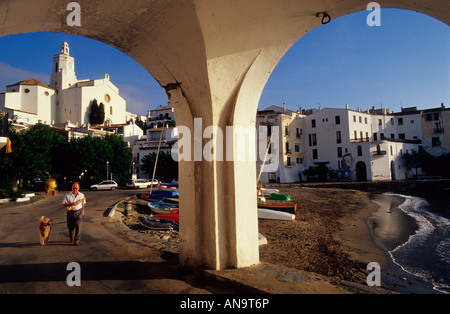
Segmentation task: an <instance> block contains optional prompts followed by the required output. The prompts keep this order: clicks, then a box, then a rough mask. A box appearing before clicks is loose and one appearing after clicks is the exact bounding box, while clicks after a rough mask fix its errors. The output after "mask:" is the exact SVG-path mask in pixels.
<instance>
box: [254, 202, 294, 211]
mask: <svg viewBox="0 0 450 314" xmlns="http://www.w3.org/2000/svg"><path fill="white" fill-rule="evenodd" d="M258 208H266V209H272V210H278V211H282V212H287V213H292V214H295V212H296V211H297V203H275V202H273V203H271V202H260V201H258Z"/></svg>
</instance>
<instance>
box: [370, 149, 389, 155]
mask: <svg viewBox="0 0 450 314" xmlns="http://www.w3.org/2000/svg"><path fill="white" fill-rule="evenodd" d="M384 155H387V152H386V151H385V150H381V149H380V150H378V149H377V150H376V151H373V152H372V156H384Z"/></svg>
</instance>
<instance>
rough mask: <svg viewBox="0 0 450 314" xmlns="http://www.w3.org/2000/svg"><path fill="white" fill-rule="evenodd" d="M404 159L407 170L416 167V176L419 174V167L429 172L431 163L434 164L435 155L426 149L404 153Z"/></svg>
mask: <svg viewBox="0 0 450 314" xmlns="http://www.w3.org/2000/svg"><path fill="white" fill-rule="evenodd" d="M403 160H404V162H405V166H406V169H407V170H412V169H415V173H416V176H417V175H418V169H419V168H421V169H422V171H424V172H428V171H427V170H428V169H429V167H430V165H432V164H433V156H431V155H430V153H428V152H426V151H425V150H423V149H422V150H419V151H415V150H413V151H412V152H411V153H408V154H403Z"/></svg>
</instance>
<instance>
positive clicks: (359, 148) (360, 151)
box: [357, 145, 362, 156]
mask: <svg viewBox="0 0 450 314" xmlns="http://www.w3.org/2000/svg"><path fill="white" fill-rule="evenodd" d="M357 150H358V156H362V147H361V145H358V147H357Z"/></svg>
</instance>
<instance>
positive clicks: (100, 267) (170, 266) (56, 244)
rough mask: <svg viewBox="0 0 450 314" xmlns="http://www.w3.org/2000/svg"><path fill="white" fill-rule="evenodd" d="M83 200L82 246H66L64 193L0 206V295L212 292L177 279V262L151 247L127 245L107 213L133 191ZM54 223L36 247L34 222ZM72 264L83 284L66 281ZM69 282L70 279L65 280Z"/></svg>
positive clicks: (89, 193) (92, 194)
mask: <svg viewBox="0 0 450 314" xmlns="http://www.w3.org/2000/svg"><path fill="white" fill-rule="evenodd" d="M82 192H83V193H85V195H86V197H87V206H86V216H85V218H84V222H83V233H82V238H81V242H80V246H74V245H72V244H70V243H69V238H68V232H67V227H66V216H65V215H66V212H65V209H64V208H63V207H62V199H63V197H64V194H65V193H66V192H59V193H58V195H56V196H51V195H46V196H45V199H43V200H41V201H38V202H36V203H35V204H25V205H20V206H17V205H15V206H8V207H5V206H2V207H0V294H1V293H210V292H217V291H211V290H213V289H212V288H206V289H208V290H206V289H205V288H198V287H195V286H194V285H193V284H191V283H188V281H187V280H186V278H184V277H181V275H177V274H180V272H179V269H178V266H177V264H176V263H175V262H173V261H172V262H170V261H164V260H163V259H162V258H161V256H160V254H159V253H158V252H157V251H156V250H154V249H151V248H149V247H146V246H142V245H139V244H137V243H134V242H130V241H127V239H126V238H125V237H122V236H120V235H119V234H118V233H117V232H115V231H116V230H115V229H114V224H113V223H112V222H111V221H110V219H109V218H107V217H104V216H103V214H104V212H105V210H106V209H107V208H108V207H110V206H111V205H113V204H114V203H115V202H117V201H119V200H121V199H123V198H125V197H127V196H131V195H133V194H136V191H132V190H117V191H82ZM41 216H46V217H48V218H50V219H52V221H53V229H52V233H51V236H50V243H49V245H47V246H41V245H39V234H38V222H37V221H38V219H39V217H41ZM71 262H77V263H79V265H80V268H81V286H80V287H78V286H73V287H70V286H69V285H67V282H66V279H67V277H68V276H69V275H72V270H73V269H70V270H69V271H68V270H67V266H68V264H69V263H71ZM69 277H70V278H73V277H71V276H69Z"/></svg>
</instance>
